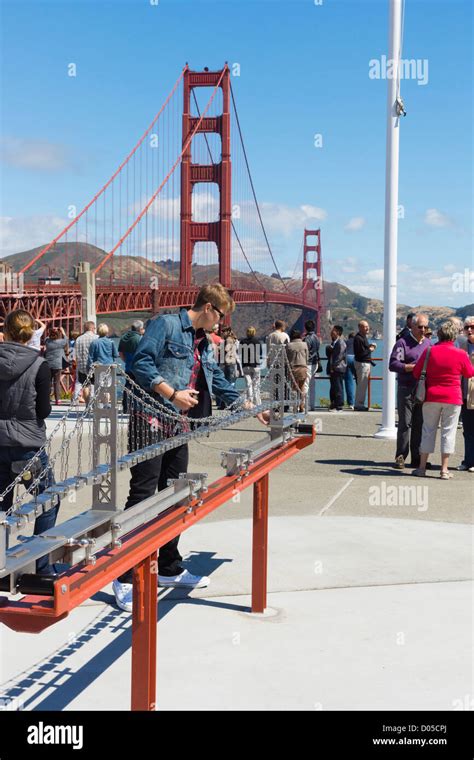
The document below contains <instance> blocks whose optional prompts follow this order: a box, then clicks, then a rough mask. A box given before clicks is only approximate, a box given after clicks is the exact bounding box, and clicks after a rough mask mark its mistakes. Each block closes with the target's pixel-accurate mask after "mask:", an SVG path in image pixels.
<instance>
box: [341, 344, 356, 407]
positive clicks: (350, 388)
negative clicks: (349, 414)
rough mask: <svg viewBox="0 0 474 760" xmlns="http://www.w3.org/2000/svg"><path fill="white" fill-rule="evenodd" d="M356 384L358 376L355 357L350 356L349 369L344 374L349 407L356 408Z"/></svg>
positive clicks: (348, 357) (348, 358) (348, 360)
mask: <svg viewBox="0 0 474 760" xmlns="http://www.w3.org/2000/svg"><path fill="white" fill-rule="evenodd" d="M356 382H357V376H356V371H355V365H354V355H353V354H348V355H347V369H346V371H345V373H344V385H345V386H346V399H347V404H348V406H354V402H355V387H356Z"/></svg>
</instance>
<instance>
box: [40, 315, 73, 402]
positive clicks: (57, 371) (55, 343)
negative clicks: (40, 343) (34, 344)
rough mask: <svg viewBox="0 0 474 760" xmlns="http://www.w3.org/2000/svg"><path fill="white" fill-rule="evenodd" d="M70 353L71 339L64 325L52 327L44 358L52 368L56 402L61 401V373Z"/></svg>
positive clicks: (46, 342)
mask: <svg viewBox="0 0 474 760" xmlns="http://www.w3.org/2000/svg"><path fill="white" fill-rule="evenodd" d="M68 354H69V341H68V339H67V336H66V333H65V332H64V329H63V328H62V327H51V328H50V330H49V336H48V337H47V338H46V341H45V349H44V358H45V359H46V361H47V362H48V364H49V368H50V370H51V380H52V386H53V394H54V401H55V404H56V405H58V404H60V403H61V374H62V371H63V369H64V363H63V362H64V360H65V359H67V356H68Z"/></svg>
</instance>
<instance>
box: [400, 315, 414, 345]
mask: <svg viewBox="0 0 474 760" xmlns="http://www.w3.org/2000/svg"><path fill="white" fill-rule="evenodd" d="M414 316H415V312H414V311H409V312H408V314H407V318H406V321H405V327H403V328H402V329H401V330H400V332H399V333H398V335H397V337H396V340H400V338H406V337H408V335H409V334H410V330H411V322H412V319H413V317H414Z"/></svg>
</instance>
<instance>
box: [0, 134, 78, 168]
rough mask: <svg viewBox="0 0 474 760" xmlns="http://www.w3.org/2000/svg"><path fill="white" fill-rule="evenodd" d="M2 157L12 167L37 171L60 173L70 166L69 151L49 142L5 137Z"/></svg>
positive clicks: (1, 150) (0, 146) (2, 142)
mask: <svg viewBox="0 0 474 760" xmlns="http://www.w3.org/2000/svg"><path fill="white" fill-rule="evenodd" d="M0 156H1V159H2V161H3V162H4V163H6V164H9V165H10V166H17V167H19V168H21V169H33V170H35V171H50V172H54V171H60V170H61V169H67V168H68V167H69V165H70V162H69V158H68V149H67V148H66V147H65V146H64V145H60V144H59V143H52V142H49V141H48V140H28V139H25V138H22V137H5V138H3V139H2V141H1V145H0Z"/></svg>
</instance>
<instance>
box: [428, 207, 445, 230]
mask: <svg viewBox="0 0 474 760" xmlns="http://www.w3.org/2000/svg"><path fill="white" fill-rule="evenodd" d="M424 222H425V224H428V225H429V226H430V227H450V226H451V225H452V221H451V219H450V218H449V216H447V214H443V212H442V211H438V209H437V208H429V209H427V210H426V211H425V218H424Z"/></svg>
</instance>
